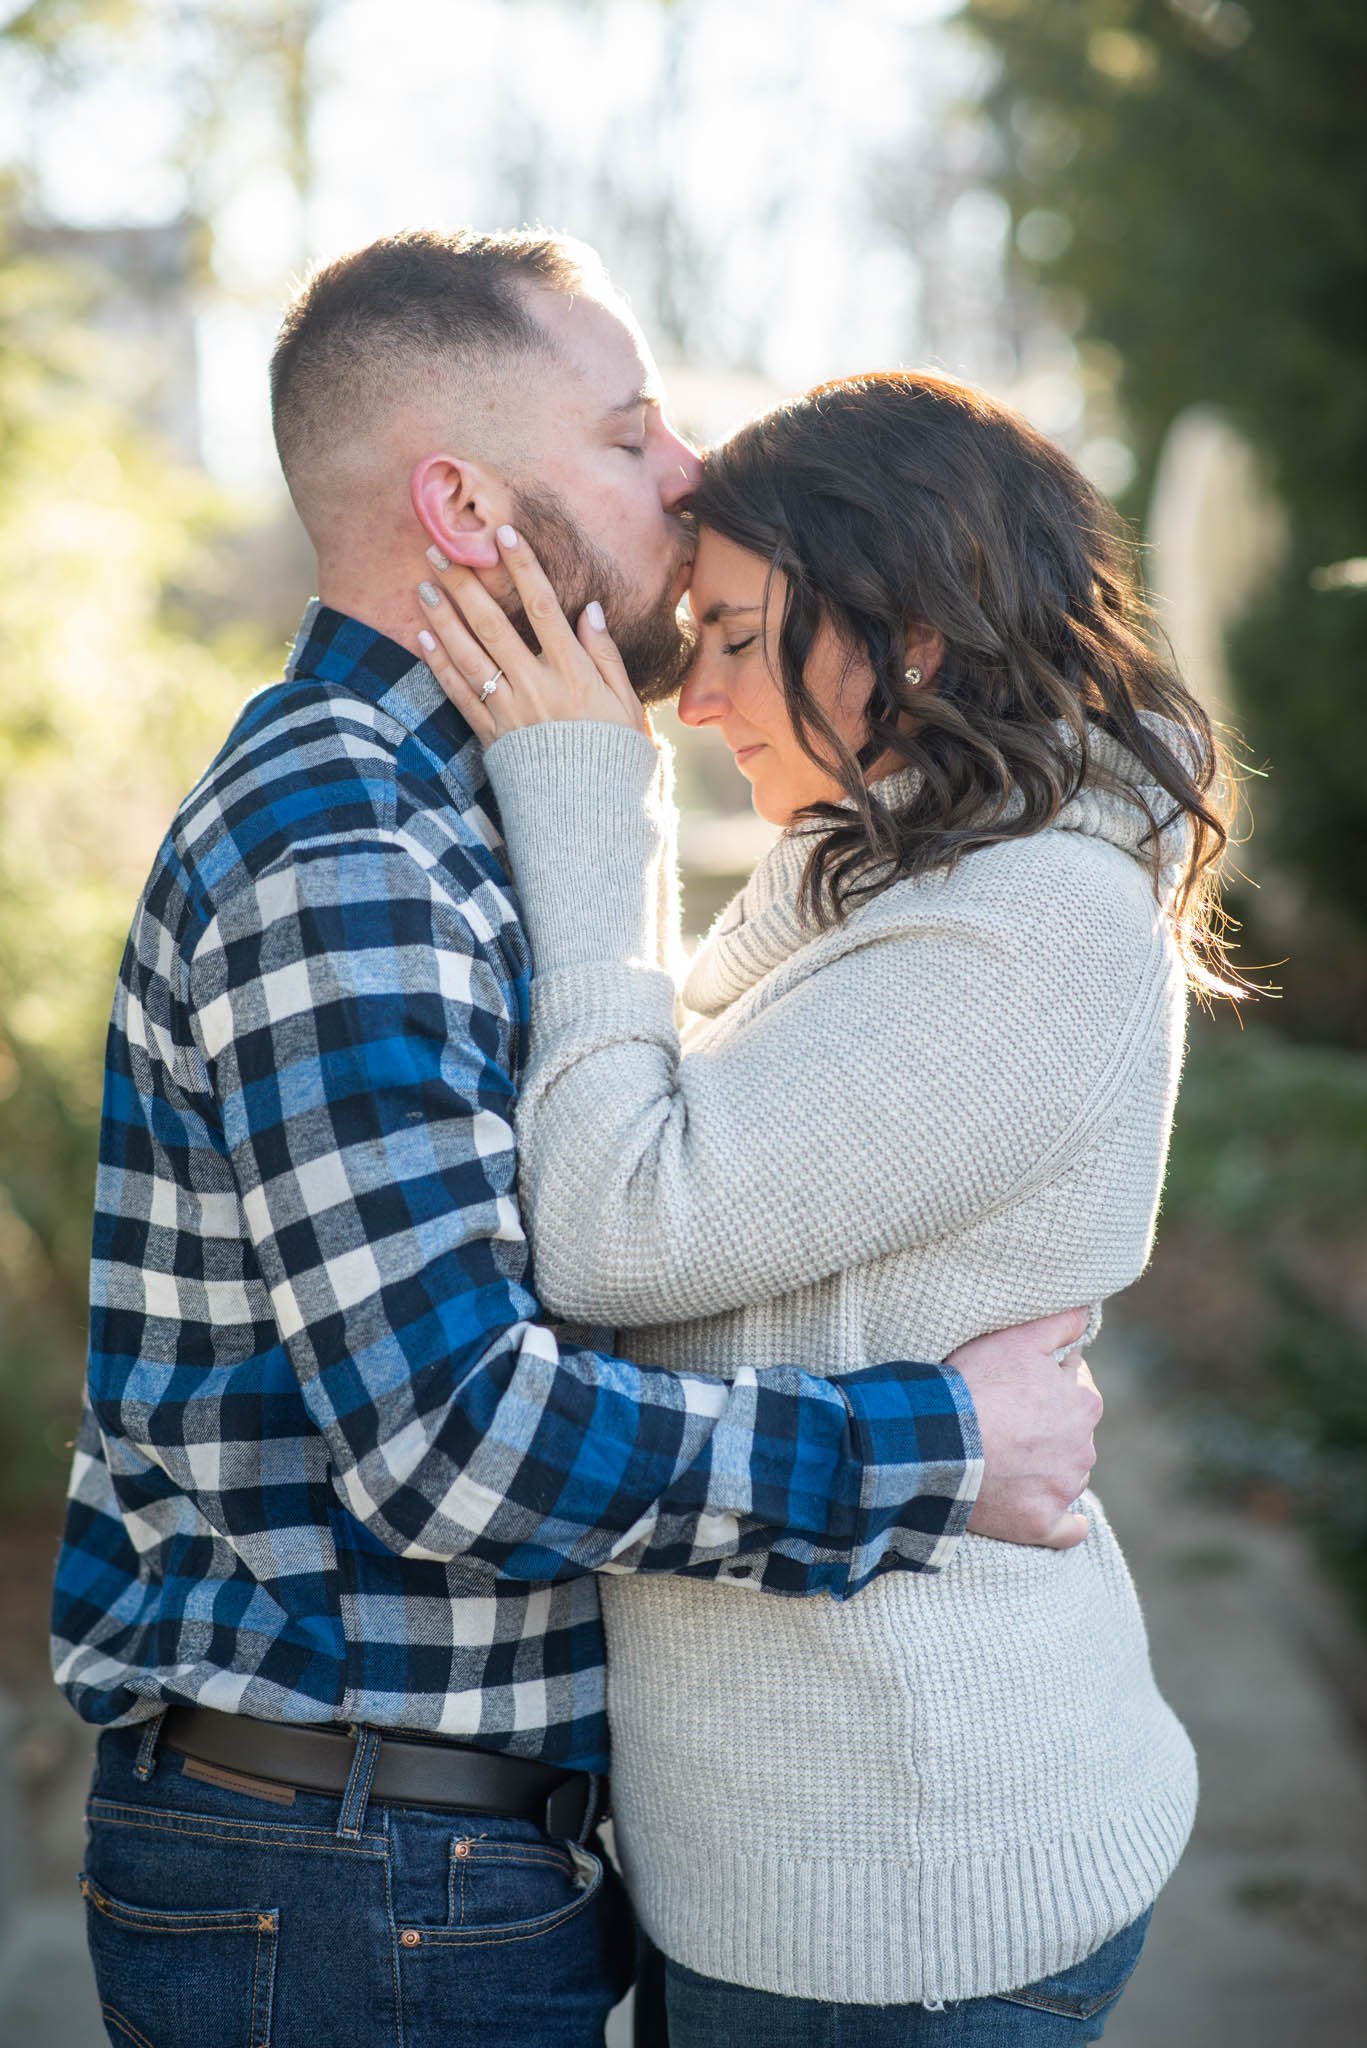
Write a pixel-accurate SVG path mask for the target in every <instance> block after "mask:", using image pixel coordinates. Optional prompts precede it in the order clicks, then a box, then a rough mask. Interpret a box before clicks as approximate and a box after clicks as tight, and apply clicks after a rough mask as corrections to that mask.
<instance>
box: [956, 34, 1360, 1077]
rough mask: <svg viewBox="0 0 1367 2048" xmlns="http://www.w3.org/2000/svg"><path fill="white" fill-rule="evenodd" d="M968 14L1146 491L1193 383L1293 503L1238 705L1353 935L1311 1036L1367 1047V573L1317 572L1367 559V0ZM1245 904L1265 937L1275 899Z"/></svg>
mask: <svg viewBox="0 0 1367 2048" xmlns="http://www.w3.org/2000/svg"><path fill="white" fill-rule="evenodd" d="M963 19H964V20H966V21H967V22H968V23H969V24H970V26H971V27H972V29H973V30H974V31H975V32H976V33H977V34H978V36H979V37H980V38H981V39H982V40H983V41H984V42H985V43H986V44H987V46H988V47H989V48H990V49H991V50H992V51H993V52H994V53H995V54H996V56H997V58H998V60H999V63H998V68H997V73H996V78H995V82H994V83H993V85H992V86H991V88H990V90H989V94H988V101H987V104H988V108H989V110H990V113H991V115H992V117H993V123H994V128H995V132H996V135H997V137H998V140H999V146H1000V167H999V168H1000V183H1001V187H1002V190H1003V192H1004V194H1005V196H1006V197H1007V198H1008V200H1009V201H1010V203H1011V206H1012V210H1013V213H1014V216H1015V219H1016V235H1017V243H1018V245H1019V250H1020V259H1019V260H1020V262H1021V263H1022V265H1023V266H1024V268H1025V270H1026V271H1027V272H1028V273H1029V274H1030V275H1031V276H1032V277H1033V278H1034V279H1035V281H1036V282H1037V284H1038V286H1039V288H1040V289H1041V290H1042V291H1044V292H1046V293H1047V294H1049V295H1050V296H1051V298H1052V299H1053V300H1054V302H1055V303H1056V304H1057V305H1059V306H1060V307H1061V308H1065V307H1066V308H1067V309H1068V310H1069V311H1070V312H1072V311H1073V310H1074V309H1079V310H1080V313H1081V320H1082V333H1083V335H1084V337H1085V339H1086V341H1087V343H1089V344H1090V345H1091V346H1092V347H1093V349H1095V347H1096V345H1097V344H1101V345H1102V360H1104V361H1106V362H1107V363H1109V364H1110V365H1111V366H1112V367H1113V371H1114V375H1115V378H1116V380H1117V385H1118V390H1117V395H1118V397H1119V400H1120V402H1121V405H1122V407H1123V411H1124V415H1125V418H1126V420H1127V423H1128V430H1129V434H1130V438H1131V440H1132V444H1133V446H1134V449H1135V451H1136V454H1137V455H1138V457H1139V465H1140V467H1139V477H1138V482H1137V485H1136V489H1135V493H1134V497H1133V501H1132V504H1131V506H1130V508H1129V509H1131V510H1134V511H1139V510H1141V509H1142V507H1143V504H1144V502H1145V498H1146V494H1147V488H1148V485H1149V484H1150V483H1151V481H1152V478H1153V474H1154V468H1155V464H1156V461H1157V458H1158V454H1159V451H1160V449H1161V447H1162V443H1163V440H1164V437H1165V435H1166V434H1167V431H1168V429H1169V427H1170V426H1171V424H1172V422H1173V420H1174V419H1175V418H1176V417H1177V416H1178V414H1179V413H1180V412H1181V411H1182V410H1183V409H1184V408H1185V407H1186V406H1189V405H1191V404H1193V403H1197V402H1200V403H1203V404H1207V405H1212V406H1216V407H1218V408H1219V409H1220V410H1221V411H1222V412H1223V413H1224V414H1225V416H1226V417H1227V418H1228V419H1229V420H1230V421H1232V423H1233V424H1234V425H1235V426H1236V427H1237V428H1238V429H1239V431H1240V432H1241V433H1242V434H1243V435H1244V436H1245V437H1246V438H1247V440H1248V441H1249V443H1250V444H1251V445H1252V447H1253V448H1254V450H1255V451H1256V452H1257V453H1258V455H1259V456H1260V457H1261V458H1262V460H1263V463H1264V464H1265V466H1266V470H1267V474H1268V477H1269V480H1270V481H1271V483H1272V485H1273V487H1274V489H1275V490H1276V492H1277V495H1278V497H1279V499H1280V500H1281V503H1282V506H1283V508H1284V510H1285V513H1286V516H1287V524H1288V528H1289V536H1290V538H1289V547H1288V552H1287V557H1286V560H1285V563H1284V565H1283V568H1282V571H1281V573H1280V575H1279V576H1278V577H1276V578H1275V579H1273V581H1272V583H1271V584H1270V586H1269V588H1268V589H1267V590H1266V591H1265V592H1264V593H1263V595H1262V597H1261V599H1260V601H1259V602H1258V604H1257V606H1256V608H1255V611H1254V613H1253V615H1252V616H1251V617H1250V618H1249V619H1248V620H1247V622H1246V624H1245V625H1244V626H1243V628H1242V629H1241V630H1240V632H1239V633H1238V635H1237V637H1236V640H1235V644H1234V647H1233V650H1232V652H1233V658H1234V669H1235V674H1236V682H1237V715H1238V720H1239V723H1240V725H1241V726H1242V727H1243V729H1244V731H1245V734H1246V738H1247V741H1248V743H1249V746H1250V749H1251V754H1252V758H1253V760H1254V761H1256V762H1263V761H1266V762H1267V763H1268V764H1269V765H1270V767H1271V769H1272V771H1273V773H1272V776H1271V779H1270V782H1269V783H1268V785H1267V786H1266V787H1262V788H1259V790H1258V792H1257V810H1258V840H1257V842H1256V843H1257V847H1258V853H1259V860H1260V863H1261V861H1262V860H1263V858H1264V857H1275V859H1276V861H1277V862H1278V864H1279V865H1280V867H1281V868H1282V870H1283V872H1284V875H1285V876H1286V877H1288V878H1294V879H1295V880H1296V881H1297V882H1298V883H1299V884H1300V885H1302V887H1303V890H1304V893H1305V895H1306V896H1307V897H1308V898H1312V899H1313V901H1314V902H1315V903H1316V905H1317V906H1318V915H1319V917H1320V919H1321V921H1322V922H1324V923H1325V926H1326V929H1325V934H1324V943H1325V945H1326V946H1330V945H1332V948H1333V950H1334V952H1335V953H1336V954H1338V955H1339V956H1340V959H1339V965H1340V969H1342V966H1343V964H1344V963H1343V960H1342V957H1341V956H1342V954H1343V952H1344V950H1345V949H1348V950H1351V952H1352V953H1353V954H1354V956H1355V958H1354V961H1353V966H1352V972H1351V974H1350V976H1349V984H1348V985H1349V988H1350V990H1351V1000H1344V1001H1342V1002H1336V1001H1335V988H1336V986H1341V985H1342V974H1341V973H1340V976H1339V978H1338V982H1337V983H1336V982H1335V981H1334V980H1332V979H1331V978H1329V977H1326V976H1325V975H1323V974H1322V973H1321V972H1320V971H1319V965H1320V964H1319V963H1318V962H1316V961H1314V960H1307V961H1306V962H1305V966H1306V968H1307V973H1308V982H1307V988H1306V992H1305V1000H1301V999H1300V991H1299V990H1298V988H1297V985H1296V983H1295V980H1294V977H1293V979H1292V980H1291V981H1290V982H1289V983H1288V995H1287V999H1288V1006H1289V1008H1290V1009H1291V1010H1294V1012H1295V1015H1296V1029H1297V1031H1298V1033H1301V1034H1304V1035H1312V1034H1314V1033H1315V1032H1316V1024H1315V1021H1314V1020H1315V1017H1316V1016H1318V1017H1319V1018H1320V1019H1321V1020H1322V1021H1323V1022H1325V1023H1327V1025H1328V1029H1329V1032H1330V1034H1331V1035H1343V1036H1353V1037H1355V1039H1356V1041H1357V1042H1358V1043H1360V1044H1364V1043H1367V1015H1365V1014H1364V1010H1365V1009H1367V1006H1365V1005H1364V1003H1363V1002H1362V1000H1361V998H1362V996H1363V995H1364V994H1367V981H1364V980H1363V973H1364V969H1363V956H1364V954H1367V891H1364V890H1363V888H1362V873H1363V861H1362V852H1361V849H1362V846H1363V844H1364V842H1367V692H1364V691H1363V689H1362V687H1361V677H1362V675H1363V672H1364V669H1365V668H1367V590H1362V589H1351V588H1350V589H1338V590H1332V589H1330V590H1326V589H1323V588H1318V587H1316V584H1315V582H1313V581H1312V577H1314V576H1315V572H1317V571H1320V570H1323V569H1324V568H1326V567H1328V566H1329V565H1332V564H1336V563H1340V562H1342V561H1344V560H1345V559H1348V558H1353V557H1362V556H1364V555H1367V376H1365V375H1364V371H1363V308H1364V306H1367V123H1365V122H1364V120H1363V114H1362V109H1363V103H1364V91H1365V90H1367V8H1364V7H1363V6H1362V5H1361V4H1360V0H1305V4H1303V5H1300V6H1294V7H1293V6H1290V5H1288V4H1286V0H1245V4H1237V0H966V4H965V7H964V10H963ZM1330 912H1332V915H1333V922H1334V927H1335V929H1334V931H1333V932H1332V934H1331V933H1330V932H1329V930H1328V926H1327V917H1328V914H1329V913H1330ZM1241 913H1242V914H1243V915H1244V916H1245V917H1246V919H1247V920H1248V922H1249V924H1250V931H1251V936H1252V937H1253V938H1254V940H1255V943H1256V942H1257V941H1258V940H1259V939H1261V937H1262V932H1261V931H1260V929H1259V925H1260V913H1259V906H1258V905H1257V904H1256V902H1251V901H1246V902H1244V903H1243V904H1242V905H1241ZM1262 921H1264V922H1265V920H1262ZM1270 936H1271V937H1272V941H1273V943H1274V945H1275V943H1276V939H1277V938H1278V937H1280V934H1279V933H1271V934H1270ZM1245 957H1246V958H1247V957H1250V955H1249V953H1248V952H1247V951H1246V953H1245ZM1252 957H1256V955H1253V956H1252ZM1311 989H1313V1000H1312V999H1311V994H1310V991H1311Z"/></svg>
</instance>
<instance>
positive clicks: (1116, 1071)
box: [488, 724, 1163, 1325]
mask: <svg viewBox="0 0 1367 2048" xmlns="http://www.w3.org/2000/svg"><path fill="white" fill-rule="evenodd" d="M488 768H489V774H490V778H491V780H492V781H493V784H494V788H495V792H496V795H497V797H498V800H499V806H500V810H501V813H502V815H503V819H504V826H505V830H506V832H507V835H508V843H509V847H510V851H511V855H512V861H513V866H514V871H515V874H516V877H517V882H518V887H519V893H520V895H521V898H522V904H523V910H524V914H525V916H526V918H527V921H528V926H529V930H530V933H531V939H532V948H533V956H534V959H535V962H536V967H537V972H536V977H535V979H534V982H533V990H532V1055H531V1060H530V1063H529V1067H528V1071H527V1073H526V1076H525V1078H524V1083H523V1092H522V1099H521V1107H520V1110H519V1115H518V1143H519V1155H520V1160H521V1167H520V1176H521V1180H520V1184H521V1188H522V1193H523V1200H524V1205H525V1208H526V1210H527V1213H528V1219H529V1225H530V1229H531V1233H532V1242H533V1245H534V1247H535V1256H536V1267H537V1278H538V1284H539V1286H540V1288H541V1290H542V1292H543V1295H544V1297H545V1299H546V1300H547V1301H548V1302H549V1303H550V1304H551V1305H552V1306H553V1307H554V1309H555V1310H556V1311H557V1312H558V1313H561V1314H565V1315H571V1316H576V1317H586V1318H601V1319H602V1320H604V1321H608V1322H616V1323H621V1324H625V1325H639V1324H643V1323H651V1322H662V1321H673V1320H676V1319H682V1318H692V1317H697V1316H703V1315H709V1314H716V1313H720V1312H722V1311H724V1310H727V1309H733V1308H738V1307H741V1306H743V1305H744V1304H745V1303H746V1302H749V1301H755V1300H763V1299H765V1298H767V1297H769V1296H772V1295H774V1294H778V1293H782V1292H785V1291H787V1290H789V1289H792V1288H795V1287H800V1286H803V1285H805V1284H808V1283H810V1282H812V1281H815V1280H819V1279H821V1278H824V1277H826V1276H827V1275H829V1274H831V1273H834V1272H837V1271H839V1270H840V1269H841V1268H842V1267H845V1266H848V1265H849V1264H851V1263H852V1262H853V1261H856V1260H857V1261H859V1262H863V1261H864V1260H866V1259H870V1258H877V1257H879V1256H882V1255H884V1254H886V1253H888V1252H891V1251H895V1250H899V1249H903V1248H905V1247H906V1246H908V1245H911V1244H916V1243H922V1242H925V1241H926V1240H928V1239H930V1238H932V1237H935V1236H937V1235H939V1234H940V1233H941V1232H943V1231H945V1230H948V1229H952V1228H956V1227H962V1226H963V1225H964V1224H965V1223H967V1222H969V1221H971V1220H973V1219H974V1218H975V1217H980V1216H982V1215H984V1214H986V1213H987V1212H988V1211H990V1210H992V1209H995V1208H998V1207H1002V1206H1005V1205H1006V1204H1007V1203H1009V1202H1011V1201H1012V1200H1014V1199H1016V1198H1017V1197H1018V1196H1019V1195H1020V1194H1022V1193H1023V1192H1024V1191H1025V1189H1026V1188H1027V1186H1029V1185H1032V1184H1034V1183H1035V1182H1036V1181H1038V1180H1041V1179H1047V1178H1049V1177H1052V1175H1053V1174H1055V1173H1056V1172H1058V1171H1061V1170H1062V1169H1063V1167H1064V1166H1066V1164H1067V1162H1068V1160H1069V1159H1070V1158H1072V1157H1073V1156H1074V1155H1075V1154H1076V1153H1077V1152H1078V1151H1079V1150H1080V1149H1081V1148H1082V1146H1083V1145H1084V1143H1085V1142H1086V1140H1087V1137H1088V1135H1089V1133H1090V1132H1091V1131H1092V1130H1093V1129H1094V1128H1095V1126H1096V1123H1097V1121H1098V1119H1099V1117H1100V1116H1102V1115H1103V1114H1104V1112H1105V1108H1106V1105H1107V1103H1108V1101H1109V1100H1110V1099H1111V1097H1112V1096H1113V1094H1114V1092H1115V1088H1116V1086H1117V1085H1118V1083H1119V1080H1120V1079H1121V1077H1122V1075H1123V1072H1124V1066H1125V1061H1126V1057H1127V1053H1128V1051H1129V1049H1130V1047H1131V1045H1132V1043H1133V1040H1134V1036H1135V1034H1136V1033H1137V1032H1138V1031H1139V1030H1141V1029H1142V1028H1143V1027H1144V1024H1145V1022H1146V1021H1147V1019H1148V1018H1149V1017H1150V1016H1151V1015H1152V1005H1153V1004H1155V1003H1157V1002H1158V1001H1160V1000H1161V999H1162V994H1163V975H1162V969H1161V962H1162V952H1161V947H1159V946H1157V945H1156V944H1155V945H1151V946H1150V945H1145V944H1144V943H1143V935H1142V933H1141V932H1139V931H1138V930H1136V933H1135V938H1136V940H1137V941H1138V942H1139V943H1137V944H1136V943H1134V942H1131V943H1130V944H1129V946H1128V951H1129V953H1130V956H1131V957H1130V960H1129V962H1128V963H1127V965H1128V973H1127V975H1126V976H1125V977H1117V976H1116V974H1115V971H1114V967H1113V966H1111V969H1110V973H1109V975H1108V976H1107V977H1105V978H1104V980H1105V983H1106V985H1105V986H1103V988H1102V989H1101V990H1100V991H1099V990H1098V989H1097V987H1096V986H1095V983H1096V980H1097V979H1098V978H1099V977H1096V976H1094V975H1092V974H1091V973H1090V972H1089V966H1090V954H1091V953H1092V952H1094V951H1095V941H1094V940H1093V941H1092V942H1091V945H1090V947H1089V940H1088V933H1089V930H1095V929H1097V928H1099V929H1101V930H1102V931H1104V932H1106V933H1107V943H1108V944H1113V942H1114V925H1115V903H1114V898H1113V893H1112V892H1111V888H1110V886H1109V878H1107V877H1103V878H1102V881H1101V883H1100V884H1097V883H1093V884H1092V886H1091V887H1090V888H1089V887H1088V886H1087V881H1086V878H1087V874H1088V866H1087V859H1086V856H1085V855H1083V856H1081V857H1080V858H1079V855H1078V852H1077V850H1076V849H1075V848H1072V847H1070V846H1068V845H1060V843H1059V840H1058V838H1057V836H1055V837H1054V839H1053V840H1052V842H1051V843H1050V844H1049V845H1047V846H1046V845H1045V843H1044V841H1043V839H1041V841H1040V842H1039V844H1038V847H1036V848H1034V849H1031V848H1026V849H1021V848H1015V849H1012V854H1011V859H1012V870H1011V888H1012V889H1013V890H1015V891H1019V892H1020V896H1021V900H1022V903H1023V905H1025V906H1026V907H1025V908H1023V909H1021V910H1018V911H1017V912H1016V913H1015V914H1014V915H1013V914H1011V913H1010V911H1009V909H1008V913H1007V915H1006V916H1005V917H993V916H992V915H985V916H982V917H976V916H974V915H973V914H972V913H971V912H970V913H969V914H968V915H966V916H964V917H961V918H960V919H958V920H957V921H954V922H951V921H949V920H948V919H946V918H945V917H944V916H943V915H942V914H937V912H936V911H935V910H934V909H932V910H930V911H929V912H923V913H921V914H920V916H919V921H917V919H916V918H915V917H914V916H913V913H912V911H911V910H910V909H909V910H908V913H907V916H906V918H905V919H903V920H900V921H892V920H885V921H881V922H876V921H873V920H868V921H864V922H865V924H866V928H867V931H868V937H867V938H866V939H865V940H864V942H862V943H860V942H859V940H858V935H857V931H856V932H851V933H850V934H849V935H848V937H849V943H848V944H847V945H845V946H844V947H843V948H840V949H838V950H835V951H834V952H833V953H832V954H831V955H829V956H828V958H827V960H826V962H825V964H822V965H820V966H819V967H817V968H815V969H814V970H813V971H812V972H810V973H808V974H806V975H804V976H802V977H801V978H798V979H795V980H794V981H793V982H792V984H791V985H790V986H788V987H787V989H786V990H785V991H784V992H783V993H782V994H781V995H778V996H777V997H776V998H775V999H773V1000H771V1001H769V1002H767V1003H765V1004H764V1005H763V1006H762V1007H760V1008H758V1009H757V1010H756V1012H755V1014H754V1015H753V1016H752V1017H751V1018H749V1019H748V1020H747V1021H746V1022H745V1023H744V1024H743V1025H742V1026H741V1027H740V1028H739V1029H738V1030H736V1031H734V1032H733V1033H731V1034H730V1035H729V1036H727V1037H726V1039H725V1040H724V1041H723V1042H722V1043H721V1044H719V1045H717V1046H716V1047H714V1048H709V1047H704V1048H703V1049H701V1050H699V1051H697V1052H695V1053H691V1054H690V1055H689V1056H688V1057H683V1056H682V1055H681V1052H680V1047H679V1040H678V1034H677V1030H676V1027H675V1013H674V990H673V986H672V983H671V982H670V980H669V978H668V977H667V976H666V975H664V974H662V973H660V972H659V971H658V970H657V969H656V968H655V967H654V966H653V965H652V964H651V954H650V949H649V944H648V937H649V932H648V918H647V913H646V910H645V899H644V892H643V891H642V889H641V885H640V877H641V875H642V874H643V873H644V872H646V871H647V869H648V867H649V863H650V861H651V859H652V857H653V849H654V848H655V847H656V846H657V844H658V840H657V837H656V833H657V827H656V826H655V824H654V823H653V821H652V818H651V811H650V788H651V776H652V761H651V750H650V748H649V746H648V745H647V743H646V742H644V741H643V740H642V739H641V738H640V736H639V735H637V734H633V733H631V732H629V731H627V730H625V729H624V728H620V727H619V728H611V727H608V726H584V725H574V724H560V725H542V726H536V727H530V728H527V729H524V730H522V731H519V732H517V733H515V734H511V735H509V736H508V737H507V738H505V739H502V740H500V741H499V742H498V743H497V744H496V745H495V746H493V747H492V748H491V749H490V751H489V754H488ZM1032 853H1033V858H1032ZM978 858H979V859H984V858H990V856H978ZM1032 869H1036V870H1037V871H1034V872H1032ZM1065 879H1066V880H1069V881H1071V883H1072V884H1073V885H1074V886H1073V889H1072V891H1071V893H1070V896H1069V900H1067V901H1066V902H1063V903H1061V904H1055V903H1052V902H1050V915H1049V916H1048V918H1047V919H1046V918H1045V917H1044V915H1043V913H1042V909H1041V910H1040V911H1036V910H1034V909H1033V908H1030V907H1029V906H1032V905H1033V904H1036V903H1039V904H1041V905H1042V904H1043V903H1044V902H1048V901H1049V899H1050V897H1051V896H1052V895H1053V894H1054V893H1055V892H1056V891H1057V890H1058V888H1059V885H1060V884H1061V883H1062V882H1063V881H1064V880H1065ZM1103 890H1104V892H1105V893H1103ZM986 893H987V900H988V901H989V902H991V901H993V900H995V895H996V894H997V893H1000V892H993V891H988V892H986ZM633 920H634V923H635V929H634V930H633ZM1032 932H1038V936H1037V937H1035V938H1034V939H1033V941H1032V936H1031V935H1032ZM1089 984H1091V985H1089Z"/></svg>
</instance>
